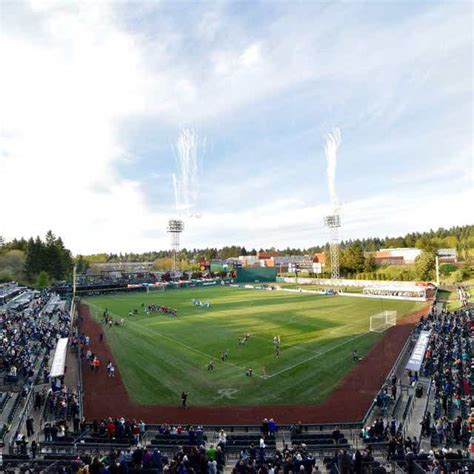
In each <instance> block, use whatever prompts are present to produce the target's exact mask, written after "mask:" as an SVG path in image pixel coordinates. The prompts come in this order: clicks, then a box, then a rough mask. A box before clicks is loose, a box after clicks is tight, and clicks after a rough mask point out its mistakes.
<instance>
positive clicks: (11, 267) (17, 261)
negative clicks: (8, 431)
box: [0, 250, 26, 281]
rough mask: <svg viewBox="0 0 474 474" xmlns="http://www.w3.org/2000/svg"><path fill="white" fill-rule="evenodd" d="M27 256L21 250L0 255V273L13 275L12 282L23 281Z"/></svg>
mask: <svg viewBox="0 0 474 474" xmlns="http://www.w3.org/2000/svg"><path fill="white" fill-rule="evenodd" d="M25 261H26V256H25V252H22V251H21V250H9V251H8V252H6V253H5V254H4V255H0V271H3V272H6V273H8V274H9V275H11V277H12V278H11V280H17V281H18V280H22V279H23V276H24V274H23V271H24V268H25Z"/></svg>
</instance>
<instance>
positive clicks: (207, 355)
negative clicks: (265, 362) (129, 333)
mask: <svg viewBox="0 0 474 474" xmlns="http://www.w3.org/2000/svg"><path fill="white" fill-rule="evenodd" d="M87 304H88V305H89V306H92V307H93V308H96V309H98V310H99V311H102V310H103V308H101V307H99V306H96V305H95V304H92V303H87ZM110 314H111V315H113V316H116V317H117V318H120V319H121V317H120V316H119V315H118V314H115V313H110ZM128 324H133V325H134V326H137V327H138V328H139V329H140V330H141V331H142V332H144V333H148V332H152V333H154V334H156V335H158V336H160V337H162V338H164V339H168V340H169V341H172V342H174V343H175V344H178V345H180V346H182V347H185V348H186V349H188V350H190V351H192V352H196V353H197V354H201V355H204V356H206V357H208V358H209V360H211V359H216V357H215V356H212V355H211V354H208V353H206V352H202V351H200V350H199V349H195V348H194V347H191V346H188V345H187V344H185V343H184V342H181V341H179V340H178V339H175V338H173V337H170V336H167V335H166V334H163V333H161V332H158V331H156V330H154V329H152V328H150V327H147V329H145V330H144V329H143V328H142V326H141V325H140V324H138V323H136V322H134V321H129V320H127V321H126V325H128ZM225 364H226V365H230V366H232V367H235V368H237V369H239V371H244V370H245V367H241V366H240V365H237V364H233V363H232V362H225ZM253 375H255V377H260V378H262V379H263V378H264V377H263V376H262V375H259V374H256V373H254V374H253Z"/></svg>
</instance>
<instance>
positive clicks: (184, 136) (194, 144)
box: [173, 129, 205, 215]
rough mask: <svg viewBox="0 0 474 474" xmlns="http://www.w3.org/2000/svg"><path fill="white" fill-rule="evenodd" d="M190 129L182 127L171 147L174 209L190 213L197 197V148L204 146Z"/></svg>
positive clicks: (203, 141)
mask: <svg viewBox="0 0 474 474" xmlns="http://www.w3.org/2000/svg"><path fill="white" fill-rule="evenodd" d="M204 144H205V140H202V141H200V140H199V136H198V134H197V133H196V132H195V131H194V130H192V129H183V130H182V131H181V133H180V135H179V137H178V139H177V140H176V144H175V145H174V147H173V152H174V157H175V161H176V168H177V173H176V174H173V187H174V194H175V200H176V210H177V211H178V212H184V213H188V214H190V215H192V212H193V209H194V208H195V207H196V205H197V200H198V197H199V162H198V148H199V147H200V146H201V145H202V146H204Z"/></svg>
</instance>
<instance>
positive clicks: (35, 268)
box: [0, 231, 74, 287]
mask: <svg viewBox="0 0 474 474" xmlns="http://www.w3.org/2000/svg"><path fill="white" fill-rule="evenodd" d="M73 265H74V259H73V257H72V254H71V251H70V250H69V249H67V248H66V247H65V245H64V243H63V241H62V239H61V237H57V236H56V235H54V234H53V232H52V231H48V232H47V233H46V236H45V237H44V239H42V238H41V237H39V236H37V237H36V238H33V237H31V238H30V239H28V240H26V239H24V238H21V239H13V240H12V241H10V242H6V241H5V240H4V239H3V238H1V237H0V282H4V281H12V280H13V281H19V282H21V283H28V284H35V283H36V284H37V285H38V286H40V287H46V286H48V284H49V283H50V282H52V281H60V280H66V279H69V278H70V276H71V272H72V268H73Z"/></svg>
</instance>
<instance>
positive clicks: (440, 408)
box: [418, 309, 474, 448]
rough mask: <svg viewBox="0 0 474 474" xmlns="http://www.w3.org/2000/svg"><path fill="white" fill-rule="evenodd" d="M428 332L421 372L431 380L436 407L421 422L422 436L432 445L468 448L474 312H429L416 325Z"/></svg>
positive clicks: (473, 404) (472, 422)
mask: <svg viewBox="0 0 474 474" xmlns="http://www.w3.org/2000/svg"><path fill="white" fill-rule="evenodd" d="M418 326H419V329H423V330H431V334H430V339H429V342H428V346H427V349H426V353H425V358H424V363H423V366H422V371H423V374H424V375H425V376H429V377H431V379H432V386H433V390H432V391H433V396H434V400H435V407H434V413H433V416H431V413H427V414H426V415H425V417H424V419H423V420H422V422H421V423H422V428H423V434H424V435H427V436H431V442H432V445H434V446H446V447H448V448H449V447H451V446H453V445H454V444H460V445H462V446H467V443H468V441H469V437H470V435H471V431H472V427H473V426H474V401H473V398H472V393H471V391H472V390H471V384H472V375H473V374H472V368H471V364H472V350H471V340H470V338H471V332H472V329H473V327H474V311H473V310H469V309H461V310H459V311H454V312H447V311H442V312H440V313H438V314H436V313H435V312H432V313H431V314H430V315H428V316H427V318H425V319H423V320H421V321H420V323H419V325H418Z"/></svg>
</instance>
